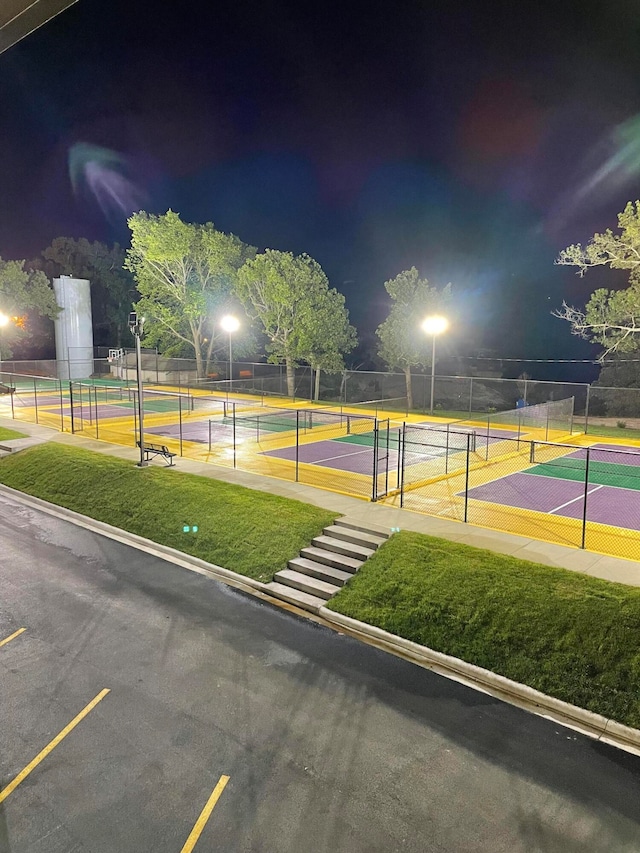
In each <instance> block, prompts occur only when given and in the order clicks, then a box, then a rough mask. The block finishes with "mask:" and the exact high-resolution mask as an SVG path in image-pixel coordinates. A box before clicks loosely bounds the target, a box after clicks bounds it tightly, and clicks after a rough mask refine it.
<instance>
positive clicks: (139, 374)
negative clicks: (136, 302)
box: [129, 311, 149, 468]
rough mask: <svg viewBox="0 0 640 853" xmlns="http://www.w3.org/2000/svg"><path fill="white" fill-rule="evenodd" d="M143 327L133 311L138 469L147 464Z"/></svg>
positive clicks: (131, 323)
mask: <svg viewBox="0 0 640 853" xmlns="http://www.w3.org/2000/svg"><path fill="white" fill-rule="evenodd" d="M143 327H144V317H138V315H137V314H136V312H135V311H132V312H131V313H130V314H129V328H130V329H131V334H132V335H133V336H134V338H135V339H136V376H137V379H138V424H139V429H140V441H139V442H138V447H139V448H140V461H139V462H137V463H136V464H137V465H138V467H139V468H144V467H145V466H146V465H148V464H149V463H148V462H147V461H146V460H145V458H144V400H143V398H142V369H141V368H142V354H141V351H140V338H141V337H142V330H143Z"/></svg>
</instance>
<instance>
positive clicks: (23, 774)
mask: <svg viewBox="0 0 640 853" xmlns="http://www.w3.org/2000/svg"><path fill="white" fill-rule="evenodd" d="M109 692H110V691H109V690H108V689H107V688H105V689H104V690H101V691H100V693H98V695H97V696H96V697H95V698H94V699H92V700H91V702H89V704H88V705H85V707H84V708H83V709H82V711H80V713H79V714H78V715H77V716H76V717H74V718H73V720H71V722H70V723H69V724H68V725H66V726H65V727H64V728H63V729H62V731H61V732H60V733H59V734H57V735H56V736H55V737H54V739H53V740H52V741H50V742H49V743H48V744H47V745H46V746H45V748H44V749H43V750H41V751H40V752H39V753H38V754H37V755H36V757H35V758H34V759H33V760H32V761H30V762H29V764H27V766H26V767H25V768H24V770H21V771H20V773H18V775H17V776H16V777H15V778H14V779H12V780H11V782H9V784H8V785H7V787H6V788H3V789H2V791H0V803H3V802H4V801H5V800H6V799H7V797H8V796H9V794H11V793H13V791H15V789H16V788H17V787H18V785H19V784H20V783H21V782H24V780H25V779H26V778H27V776H28V775H29V774H30V773H31V771H32V770H35V768H36V767H37V766H38V764H40V762H41V761H43V760H44V759H45V758H46V757H47V755H49V753H50V752H52V751H53V750H54V749H55V748H56V746H58V744H59V743H60V742H61V741H63V740H64V739H65V738H66V736H67V735H68V734H69V733H70V732H71V731H73V729H75V727H76V726H77V725H78V723H80V722H82V720H84V718H85V717H86V716H87V714H88V713H90V712H91V711H93V709H94V708H95V707H96V705H97V704H98V702H101V701H102V700H103V699H104V697H105V696H106V695H107V693H109Z"/></svg>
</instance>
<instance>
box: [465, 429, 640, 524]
mask: <svg viewBox="0 0 640 853" xmlns="http://www.w3.org/2000/svg"><path fill="white" fill-rule="evenodd" d="M621 451H623V452H622V453H621ZM624 451H627V453H634V454H635V456H633V457H632V456H627V455H625V453H624ZM562 458H571V459H580V458H586V448H584V449H582V450H577V451H575V452H574V453H570V454H567V456H565V457H562ZM591 459H592V460H596V461H598V462H613V463H614V464H621V463H622V461H623V460H624V463H625V464H630V465H639V464H640V454H638V448H637V447H636V448H634V447H617V446H616V447H612V446H611V445H607V444H595V445H593V447H592V450H591ZM459 495H460V497H464V492H461V493H459ZM584 496H585V487H584V483H580V482H575V481H574V480H562V479H559V478H558V477H545V476H544V475H543V474H527V472H526V471H521V472H519V473H517V474H509V475H508V476H507V477H501V478H500V479H498V480H493V481H492V482H490V483H485V485H483V486H476V487H475V488H473V489H470V490H469V497H470V498H473V499H474V500H478V501H486V502H490V503H496V504H502V505H503V506H511V507H518V508H519V509H530V510H534V511H536V512H544V513H547V514H548V515H560V516H564V517H565V518H577V519H582V517H583V513H584ZM587 521H593V522H597V523H598V524H609V525H612V526H613V527H624V528H626V529H628V530H640V491H636V490H635V489H624V488H617V487H615V486H602V485H596V484H594V485H591V486H589V488H588V489H587Z"/></svg>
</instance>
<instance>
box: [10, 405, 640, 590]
mask: <svg viewBox="0 0 640 853" xmlns="http://www.w3.org/2000/svg"><path fill="white" fill-rule="evenodd" d="M0 426H4V427H7V428H8V429H15V430H17V431H19V432H23V433H25V434H28V435H29V436H30V440H26V439H18V440H15V441H8V442H6V441H5V442H0V443H2V444H4V445H13V446H15V448H16V449H18V448H19V447H25V446H29V445H31V444H36V443H40V442H42V441H55V442H57V443H59V444H70V445H73V446H76V447H84V448H86V449H87V450H93V451H96V452H98V453H105V454H107V455H109V456H117V457H118V458H120V459H129V460H131V462H135V461H136V460H137V459H138V450H137V449H136V448H134V447H122V446H120V445H117V444H109V443H107V442H105V441H98V440H96V439H91V438H85V437H84V436H80V435H72V434H71V433H60V432H57V431H56V430H53V429H49V428H48V427H43V426H38V425H36V424H29V423H24V422H23V421H14V420H11V419H10V418H0ZM175 462H176V466H175V470H179V471H185V472H187V473H189V474H197V475H198V476H201V477H211V478H213V479H217V480H224V481H225V482H227V483H236V484H238V485H241V486H246V487H248V488H250V489H257V490H259V491H263V492H270V493H271V494H275V495H281V496H283V497H286V498H293V499H295V500H299V501H304V502H305V503H309V504H313V505H314V506H320V507H324V508H325V509H329V510H333V511H335V512H338V513H340V514H341V515H347V516H349V518H352V519H354V520H360V521H363V522H367V523H371V524H376V525H379V526H381V527H386V528H392V527H399V528H400V529H401V530H414V531H416V532H418V533H426V534H428V535H429V536H440V537H441V538H443V539H448V540H450V541H452V542H462V543H464V544H465V545H472V546H474V547H476V548H486V549H488V550H489V551H495V552H498V553H500V554H510V555H512V556H514V557H519V558H520V559H523V560H531V561H533V562H536V563H543V564H544V565H547V566H556V567H560V568H564V569H569V570H571V571H575V572H583V573H584V574H587V575H591V576H592V577H598V578H603V579H604V580H608V581H616V582H618V583H626V584H630V585H632V586H640V562H639V561H638V560H624V559H621V558H619V557H608V556H604V555H602V554H596V553H593V552H592V551H582V550H580V549H578V548H569V547H567V546H564V545H555V544H553V543H550V542H542V541H540V540H537V539H527V538H526V537H524V536H516V535H514V534H511V533H502V532H500V531H497V530H489V529H486V528H483V527H476V526H475V525H472V524H463V523H461V522H456V521H450V520H449V519H445V518H437V517H435V516H429V515H422V514H420V513H415V512H411V511H410V510H405V509H397V508H395V507H388V506H384V505H383V504H373V503H370V502H368V501H365V500H359V499H358V498H352V497H348V496H347V495H340V494H336V493H334V492H328V491H325V490H323V489H317V488H315V487H314V486H307V485H304V484H302V483H291V482H287V481H286V480H278V479H276V478H274V477H263V476H261V475H257V474H250V473H248V472H247V471H240V470H235V471H234V470H233V469H232V468H225V467H222V466H218V465H213V464H210V463H205V462H197V461H195V460H193V459H187V458H184V457H183V458H176V460H175ZM152 464H159V465H162V464H163V463H162V462H161V461H160V462H157V463H152ZM638 556H639V559H640V555H638Z"/></svg>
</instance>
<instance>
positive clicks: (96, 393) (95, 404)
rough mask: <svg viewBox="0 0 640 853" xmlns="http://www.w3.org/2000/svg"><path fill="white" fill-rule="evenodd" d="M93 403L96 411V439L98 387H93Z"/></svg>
mask: <svg viewBox="0 0 640 853" xmlns="http://www.w3.org/2000/svg"><path fill="white" fill-rule="evenodd" d="M93 401H94V406H95V410H96V438H99V437H100V436H99V435H98V386H97V385H94V386H93ZM89 405H91V388H89Z"/></svg>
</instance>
